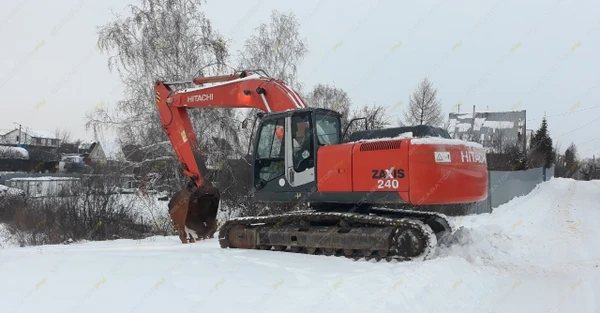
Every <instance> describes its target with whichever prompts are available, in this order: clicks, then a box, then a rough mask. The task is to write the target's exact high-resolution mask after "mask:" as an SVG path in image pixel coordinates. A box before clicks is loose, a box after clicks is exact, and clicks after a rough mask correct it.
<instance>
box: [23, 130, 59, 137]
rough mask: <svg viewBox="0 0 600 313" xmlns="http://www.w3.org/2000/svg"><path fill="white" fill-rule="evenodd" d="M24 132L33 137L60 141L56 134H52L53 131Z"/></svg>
mask: <svg viewBox="0 0 600 313" xmlns="http://www.w3.org/2000/svg"><path fill="white" fill-rule="evenodd" d="M24 132H25V133H27V134H28V135H29V136H31V137H37V138H47V139H58V138H57V137H56V133H54V132H51V131H46V130H39V129H31V128H27V129H26V130H24Z"/></svg>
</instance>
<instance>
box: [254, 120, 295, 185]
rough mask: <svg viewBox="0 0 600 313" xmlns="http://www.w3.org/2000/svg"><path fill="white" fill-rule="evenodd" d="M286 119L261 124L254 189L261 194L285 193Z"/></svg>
mask: <svg viewBox="0 0 600 313" xmlns="http://www.w3.org/2000/svg"><path fill="white" fill-rule="evenodd" d="M285 120H286V117H284V116H281V117H279V118H272V119H269V120H265V121H264V122H263V123H261V126H260V129H259V131H258V138H257V141H256V148H255V149H256V150H255V156H254V188H256V191H260V192H285V191H289V186H288V185H287V184H285V168H286V167H285V162H286V161H285V150H286V149H285V147H286V144H285V141H286V140H285V136H282V133H283V132H284V127H285Z"/></svg>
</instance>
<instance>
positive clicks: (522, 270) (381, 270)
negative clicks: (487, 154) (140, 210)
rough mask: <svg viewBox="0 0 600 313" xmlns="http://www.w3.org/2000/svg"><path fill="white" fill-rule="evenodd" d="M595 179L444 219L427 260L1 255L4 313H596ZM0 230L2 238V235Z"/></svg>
mask: <svg viewBox="0 0 600 313" xmlns="http://www.w3.org/2000/svg"><path fill="white" fill-rule="evenodd" d="M598 200H600V181H591V182H580V181H573V180H569V179H552V180H551V181H549V182H545V183H543V184H541V185H540V186H538V188H536V189H535V190H534V191H533V192H531V193H530V194H529V195H527V196H524V197H520V198H517V199H514V200H513V201H511V202H509V203H507V204H505V205H503V206H501V207H499V208H496V209H495V211H494V213H492V214H485V215H479V216H468V217H460V218H452V220H451V222H452V224H453V225H454V226H455V227H463V228H462V229H460V230H458V231H457V232H456V234H455V238H454V239H455V243H454V244H453V245H451V246H450V247H448V248H444V249H440V250H439V253H438V254H437V255H436V257H434V258H433V259H432V260H429V261H425V262H410V263H383V262H380V263H376V262H374V261H371V262H366V261H352V260H348V259H345V258H336V257H325V256H309V255H298V254H293V253H286V252H273V251H249V250H236V249H221V248H220V247H219V245H218V243H217V241H216V239H213V240H207V241H202V242H199V243H196V244H191V245H182V244H181V243H180V242H179V240H178V239H177V237H153V238H149V239H146V240H141V241H135V240H117V241H112V242H91V243H84V244H74V245H68V246H43V247H29V248H16V247H15V248H12V247H11V248H5V249H0V278H1V279H0V311H1V312H49V313H53V312H56V313H63V312H86V313H92V312H102V313H106V312H144V313H150V312H161V313H164V312H277V313H281V312H344V313H345V312H361V313H363V312H410V313H414V312H461V313H464V312H511V313H513V312H527V313H532V312H600V267H599V265H600V249H599V247H600V244H599V242H600V240H599V239H600V230H599V229H598V225H599V221H600V201H598ZM0 235H1V233H0Z"/></svg>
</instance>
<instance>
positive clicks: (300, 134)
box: [253, 108, 341, 200]
mask: <svg viewBox="0 0 600 313" xmlns="http://www.w3.org/2000/svg"><path fill="white" fill-rule="evenodd" d="M340 116H341V115H340V114H339V113H338V112H335V111H332V110H327V109H320V108H305V109H298V110H293V111H286V112H279V113H267V114H265V113H259V118H260V124H259V126H258V129H257V132H256V134H257V136H256V138H255V140H254V154H253V155H254V160H253V182H254V188H255V196H256V198H257V200H260V199H261V198H262V197H261V195H266V194H267V193H268V194H269V195H270V196H269V197H268V198H269V199H270V200H285V199H286V198H287V199H289V194H288V193H296V192H306V191H316V182H315V177H316V173H315V168H316V159H317V152H318V150H319V147H322V146H327V145H335V144H339V143H340V138H341V123H340ZM273 197H275V198H279V197H281V199H274V198H273ZM265 198H266V197H265Z"/></svg>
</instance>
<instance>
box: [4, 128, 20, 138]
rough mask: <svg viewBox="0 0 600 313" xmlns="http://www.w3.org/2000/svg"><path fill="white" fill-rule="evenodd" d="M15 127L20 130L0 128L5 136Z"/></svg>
mask: <svg viewBox="0 0 600 313" xmlns="http://www.w3.org/2000/svg"><path fill="white" fill-rule="evenodd" d="M15 129H17V130H18V128H0V136H4V135H6V134H8V133H10V132H11V131H13V130H15Z"/></svg>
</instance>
